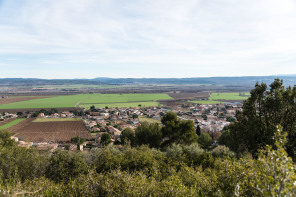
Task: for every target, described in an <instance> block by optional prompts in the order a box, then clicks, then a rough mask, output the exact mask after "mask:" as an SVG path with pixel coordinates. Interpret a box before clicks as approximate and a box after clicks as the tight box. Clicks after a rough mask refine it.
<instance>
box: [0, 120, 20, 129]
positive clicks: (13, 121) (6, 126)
mask: <svg viewBox="0 0 296 197" xmlns="http://www.w3.org/2000/svg"><path fill="white" fill-rule="evenodd" d="M23 120H25V118H17V119H14V120H12V121H9V122H8V123H7V124H4V125H2V126H0V129H8V128H10V127H12V126H13V125H16V124H18V123H20V122H22V121H23Z"/></svg>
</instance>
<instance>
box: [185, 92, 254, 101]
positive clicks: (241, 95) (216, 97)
mask: <svg viewBox="0 0 296 197" xmlns="http://www.w3.org/2000/svg"><path fill="white" fill-rule="evenodd" d="M248 96H250V93H249V92H230V93H212V94H211V96H210V97H209V98H208V99H209V100H203V101H189V102H190V103H197V104H222V103H224V102H222V101H223V100H225V101H226V100H227V101H235V100H246V99H247V98H248Z"/></svg>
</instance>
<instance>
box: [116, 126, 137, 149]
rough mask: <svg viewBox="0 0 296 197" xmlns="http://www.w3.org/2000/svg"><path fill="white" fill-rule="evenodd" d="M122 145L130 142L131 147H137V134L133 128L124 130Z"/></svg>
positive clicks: (121, 138)
mask: <svg viewBox="0 0 296 197" xmlns="http://www.w3.org/2000/svg"><path fill="white" fill-rule="evenodd" d="M120 141H121V144H122V145H124V144H126V143H127V142H130V145H131V146H134V145H135V132H134V131H133V130H132V129H131V128H126V129H124V130H123V131H122V132H121V134H120Z"/></svg>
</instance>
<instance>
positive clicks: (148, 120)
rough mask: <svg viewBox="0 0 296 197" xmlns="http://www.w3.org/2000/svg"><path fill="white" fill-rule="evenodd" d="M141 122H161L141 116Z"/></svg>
mask: <svg viewBox="0 0 296 197" xmlns="http://www.w3.org/2000/svg"><path fill="white" fill-rule="evenodd" d="M139 120H140V122H145V121H146V122H148V123H150V124H151V123H160V121H159V120H155V119H153V118H148V117H147V116H139Z"/></svg>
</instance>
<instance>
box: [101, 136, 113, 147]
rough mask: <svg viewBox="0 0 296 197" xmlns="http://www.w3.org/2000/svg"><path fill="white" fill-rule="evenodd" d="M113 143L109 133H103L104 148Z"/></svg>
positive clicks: (102, 142)
mask: <svg viewBox="0 0 296 197" xmlns="http://www.w3.org/2000/svg"><path fill="white" fill-rule="evenodd" d="M111 142H112V141H111V135H110V134H109V133H103V134H102V137H101V144H102V145H103V146H107V145H108V144H110V143H111Z"/></svg>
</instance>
